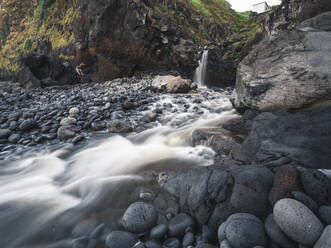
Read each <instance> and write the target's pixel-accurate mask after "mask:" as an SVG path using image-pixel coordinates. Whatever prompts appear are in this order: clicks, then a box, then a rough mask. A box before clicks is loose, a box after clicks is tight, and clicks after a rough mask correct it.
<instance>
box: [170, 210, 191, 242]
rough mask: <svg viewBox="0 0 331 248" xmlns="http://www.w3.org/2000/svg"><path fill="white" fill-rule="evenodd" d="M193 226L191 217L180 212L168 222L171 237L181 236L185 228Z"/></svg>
mask: <svg viewBox="0 0 331 248" xmlns="http://www.w3.org/2000/svg"><path fill="white" fill-rule="evenodd" d="M193 226H194V220H193V218H192V217H191V216H189V215H187V214H184V213H180V214H178V215H176V216H175V217H174V218H173V219H172V220H171V221H170V222H169V235H170V236H171V237H178V238H180V237H183V236H184V234H185V230H186V228H188V227H193Z"/></svg>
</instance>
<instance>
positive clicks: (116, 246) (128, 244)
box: [106, 231, 139, 248]
mask: <svg viewBox="0 0 331 248" xmlns="http://www.w3.org/2000/svg"><path fill="white" fill-rule="evenodd" d="M138 242H139V239H138V237H137V236H136V235H134V234H133V233H130V232H124V231H113V232H111V233H110V234H109V235H108V236H107V237H106V247H107V248H132V247H133V246H134V245H135V244H137V243H138Z"/></svg>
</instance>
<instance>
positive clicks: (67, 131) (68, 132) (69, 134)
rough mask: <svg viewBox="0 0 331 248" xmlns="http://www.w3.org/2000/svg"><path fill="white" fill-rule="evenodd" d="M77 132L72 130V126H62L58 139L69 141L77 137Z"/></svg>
mask: <svg viewBox="0 0 331 248" xmlns="http://www.w3.org/2000/svg"><path fill="white" fill-rule="evenodd" d="M75 134H76V133H75V131H74V130H73V129H72V128H71V126H62V127H60V128H59V129H58V131H57V138H58V139H60V140H68V139H70V138H73V137H74V136H75Z"/></svg>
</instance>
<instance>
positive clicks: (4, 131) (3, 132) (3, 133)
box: [0, 129, 11, 139]
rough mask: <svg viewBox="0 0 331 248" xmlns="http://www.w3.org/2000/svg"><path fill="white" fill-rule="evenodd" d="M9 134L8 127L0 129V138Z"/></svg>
mask: <svg viewBox="0 0 331 248" xmlns="http://www.w3.org/2000/svg"><path fill="white" fill-rule="evenodd" d="M10 134H11V131H10V130H9V129H0V139H7V138H8V137H9V136H10Z"/></svg>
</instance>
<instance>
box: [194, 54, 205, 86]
mask: <svg viewBox="0 0 331 248" xmlns="http://www.w3.org/2000/svg"><path fill="white" fill-rule="evenodd" d="M207 69H208V50H204V51H203V54H202V57H201V59H200V61H199V67H198V68H197V70H196V71H195V75H194V82H196V83H197V84H198V86H199V87H204V86H206V77H207Z"/></svg>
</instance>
